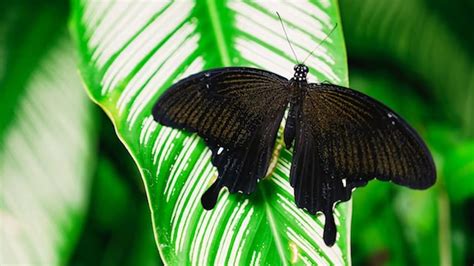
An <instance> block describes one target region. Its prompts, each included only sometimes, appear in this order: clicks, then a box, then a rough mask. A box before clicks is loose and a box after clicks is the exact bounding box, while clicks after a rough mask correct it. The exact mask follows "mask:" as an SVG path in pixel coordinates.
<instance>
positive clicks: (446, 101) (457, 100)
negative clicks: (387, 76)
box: [340, 0, 474, 136]
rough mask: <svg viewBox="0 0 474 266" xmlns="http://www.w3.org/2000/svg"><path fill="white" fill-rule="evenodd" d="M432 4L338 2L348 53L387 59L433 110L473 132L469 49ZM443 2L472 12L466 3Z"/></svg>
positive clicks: (421, 0)
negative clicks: (417, 84) (421, 90)
mask: <svg viewBox="0 0 474 266" xmlns="http://www.w3.org/2000/svg"><path fill="white" fill-rule="evenodd" d="M433 2H440V1H427V0H412V1H404V0H393V1H384V2H382V1H378V0H366V1H362V2H358V1H351V0H342V1H340V4H341V14H342V17H343V22H344V34H345V36H346V39H347V44H348V50H349V54H350V56H351V57H353V60H354V61H355V60H357V59H358V60H359V61H360V62H367V61H369V62H373V61H378V62H380V61H382V62H387V61H388V62H390V63H391V64H392V65H396V66H397V67H398V69H400V70H401V71H400V70H399V71H400V72H403V73H404V74H405V75H407V76H412V77H413V78H414V79H416V80H419V81H422V82H423V83H424V84H426V86H427V87H428V88H427V89H429V90H428V91H427V92H428V93H429V94H430V95H432V96H434V98H435V99H436V100H437V104H438V106H437V107H436V109H441V110H442V111H443V112H444V114H445V115H447V116H449V117H450V118H451V119H452V120H456V121H457V122H458V123H459V124H461V125H462V128H463V131H464V134H465V135H469V136H474V115H473V114H474V109H473V108H474V74H473V73H474V60H473V57H472V49H471V51H470V50H469V49H466V47H468V48H469V47H470V46H469V45H465V44H466V42H465V41H464V39H465V36H464V35H456V33H455V32H454V31H452V30H451V29H450V28H449V26H448V25H449V24H451V23H450V22H448V21H446V20H443V17H442V16H441V17H440V16H439V15H438V14H437V12H436V11H435V9H436V8H434V6H436V5H438V4H432V3H433ZM443 2H445V4H444V5H458V6H459V7H460V8H462V9H464V10H465V11H466V12H467V13H469V14H470V13H472V10H469V9H468V6H472V4H470V5H467V4H462V3H459V2H446V1H443ZM471 2H472V1H471ZM438 12H439V11H438ZM462 14H464V12H463V13H462ZM462 14H459V13H457V14H456V16H460V15H462ZM450 20H452V19H450ZM453 20H457V19H456V18H453ZM464 20H467V21H470V20H471V16H470V15H469V16H468V17H467V18H465V19H464ZM463 26H464V27H465V28H466V30H467V31H468V32H469V33H470V32H471V30H470V27H469V26H467V25H463ZM470 35H472V34H470ZM471 39H472V38H471ZM471 48H472V47H471Z"/></svg>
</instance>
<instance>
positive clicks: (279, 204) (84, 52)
mask: <svg viewBox="0 0 474 266" xmlns="http://www.w3.org/2000/svg"><path fill="white" fill-rule="evenodd" d="M275 11H279V12H280V14H281V15H282V17H283V19H284V21H285V23H286V25H287V27H288V30H289V35H290V38H291V40H292V42H293V43H294V46H295V50H296V53H297V54H298V55H299V56H300V57H303V56H306V55H307V54H308V53H309V52H310V50H311V49H312V48H314V47H315V46H316V45H317V44H318V43H319V42H320V41H321V40H322V39H323V38H324V37H325V36H326V34H327V33H328V32H329V31H330V30H331V28H332V27H333V26H334V25H335V23H339V13H338V9H337V3H336V2H335V1H330V0H321V1H318V2H308V1H292V2H264V1H262V2H257V3H248V2H241V1H226V2H222V1H214V0H207V1H197V2H193V1H177V2H172V3H171V2H164V1H157V2H148V1H116V2H114V1H103V0H76V1H74V4H73V18H72V30H73V33H74V35H75V37H76V40H77V45H78V47H80V52H81V59H82V63H81V73H82V76H83V78H84V80H85V83H86V85H87V87H88V92H89V93H90V95H91V98H92V99H93V100H94V101H95V102H97V104H99V105H100V106H101V107H102V108H103V109H104V111H105V112H107V113H108V114H109V116H110V118H111V119H112V120H113V122H114V125H115V127H116V129H117V133H118V136H119V137H120V138H121V140H122V141H123V143H124V144H125V146H126V147H127V148H128V150H129V152H130V154H131V155H132V157H133V158H134V159H135V161H136V163H137V165H138V167H139V169H140V171H141V173H142V176H143V181H144V183H145V189H146V190H147V195H148V199H149V203H150V209H151V212H152V221H153V226H154V232H155V238H156V242H157V245H158V249H159V251H160V254H161V256H162V258H163V260H164V261H165V262H166V263H170V264H184V263H191V264H211V263H213V264H218V265H227V264H231V265H234V264H252V265H260V264H284V265H287V264H294V263H296V264H315V263H317V264H320V265H327V264H337V265H339V264H349V263H350V257H349V231H350V229H349V224H350V203H345V204H341V205H339V206H338V207H337V208H336V211H335V212H336V223H337V225H338V230H339V236H338V240H337V243H336V245H335V246H333V247H331V248H329V247H327V246H326V245H325V244H324V242H323V240H322V233H323V229H322V228H323V220H324V218H323V217H322V216H317V217H314V216H311V215H309V214H307V213H306V212H305V211H303V210H300V209H298V208H297V207H296V205H295V203H294V199H293V188H292V187H291V186H290V185H289V183H288V175H289V167H290V162H291V153H290V152H289V151H287V150H285V149H282V148H281V141H279V143H280V144H279V145H278V146H279V147H277V149H276V152H275V156H274V167H272V171H271V174H270V175H269V176H268V177H267V178H265V179H264V180H262V181H261V182H260V183H259V184H258V187H257V192H256V193H254V194H253V195H250V196H243V195H239V194H232V195H231V194H228V193H227V192H225V193H222V194H221V195H220V198H219V200H218V203H217V206H216V207H215V208H214V209H213V210H212V211H205V210H204V209H203V208H202V206H201V204H200V197H201V195H202V193H203V192H204V191H205V190H206V188H207V187H208V186H209V185H210V184H211V182H212V181H213V179H215V178H216V175H217V173H216V170H215V168H214V167H213V166H212V164H211V163H210V155H211V154H210V151H209V150H208V149H207V148H206V146H205V144H204V142H203V140H201V139H200V138H199V137H197V136H196V135H193V134H188V133H185V132H182V131H179V130H174V129H171V128H167V127H162V126H161V125H159V124H157V123H155V122H154V121H153V118H152V116H151V109H152V107H153V104H154V103H155V102H156V100H157V99H158V97H159V95H160V94H162V93H163V92H164V91H165V90H166V88H167V87H169V86H170V85H171V84H173V83H174V82H176V81H178V80H179V79H181V78H183V77H186V76H188V75H190V74H193V73H196V72H198V71H201V70H204V69H209V68H213V67H220V66H231V65H232V66H239V65H240V66H252V67H258V68H262V69H266V70H269V71H272V72H275V73H277V74H280V75H282V76H286V77H290V76H292V75H293V65H294V60H293V58H292V55H291V52H290V50H289V47H288V44H287V42H286V40H285V37H284V34H283V31H282V30H281V26H280V22H279V21H278V19H277V16H276V14H275ZM344 49H345V48H344V42H343V37H342V31H341V29H340V28H339V29H337V30H336V31H335V32H334V34H332V35H331V36H330V37H329V38H328V39H327V41H326V42H325V43H324V44H323V45H321V46H320V47H319V48H318V49H317V50H316V51H315V53H314V55H313V56H311V57H310V58H309V59H308V60H307V61H306V64H307V65H308V66H309V67H310V71H311V73H310V74H312V75H310V76H309V78H310V81H312V82H315V81H329V82H332V83H336V84H341V85H347V66H346V61H345V60H346V59H345V50H344ZM300 59H302V58H300Z"/></svg>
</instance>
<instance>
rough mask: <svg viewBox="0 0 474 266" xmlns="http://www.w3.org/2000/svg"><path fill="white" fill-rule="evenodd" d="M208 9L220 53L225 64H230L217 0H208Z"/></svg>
mask: <svg viewBox="0 0 474 266" xmlns="http://www.w3.org/2000/svg"><path fill="white" fill-rule="evenodd" d="M206 3H207V5H206V6H207V10H208V12H209V16H210V18H211V25H212V30H213V31H214V35H215V37H216V42H217V48H218V50H219V55H220V58H221V60H222V64H223V65H224V66H230V57H229V51H228V49H227V45H226V43H225V39H224V33H223V31H222V27H221V24H220V23H219V12H218V11H217V7H216V2H215V0H206Z"/></svg>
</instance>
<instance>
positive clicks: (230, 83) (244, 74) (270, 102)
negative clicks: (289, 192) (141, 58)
mask: <svg viewBox="0 0 474 266" xmlns="http://www.w3.org/2000/svg"><path fill="white" fill-rule="evenodd" d="M287 84H288V80H287V79H285V78H283V77H281V76H278V75H276V74H273V73H271V72H268V71H264V70H259V69H253V68H243V67H239V68H236V67H235V68H234V67H232V68H221V69H214V70H209V71H204V72H201V73H198V74H195V75H192V76H190V77H188V78H186V79H183V80H181V81H179V82H178V83H176V84H174V85H173V86H172V87H171V88H169V89H168V90H167V91H166V92H165V93H164V95H162V96H161V97H160V99H159V100H158V102H157V103H156V105H155V107H154V109H153V116H154V119H155V120H156V121H158V122H160V123H161V124H163V125H165V126H171V127H174V128H178V129H185V130H187V131H189V132H196V133H197V134H198V135H199V136H201V137H202V138H204V140H205V141H206V144H207V145H208V146H209V148H210V149H211V151H212V163H213V165H214V166H216V167H217V169H218V172H219V175H218V178H217V180H216V181H215V183H214V184H213V185H212V186H211V187H210V189H209V190H208V191H207V192H206V193H205V194H204V195H203V198H202V201H203V205H204V207H206V208H208V209H210V208H212V207H213V206H214V205H215V203H216V200H217V195H218V193H219V191H220V189H221V188H222V187H224V186H225V187H228V188H229V191H230V192H237V191H242V192H245V193H251V192H252V191H253V190H254V189H255V184H256V182H257V180H258V179H260V178H263V177H264V175H265V173H266V171H267V168H268V165H269V162H270V159H271V154H272V150H273V146H274V143H275V138H276V134H277V131H278V128H279V125H280V122H281V119H282V117H283V114H284V111H285V107H286V105H287V101H288V100H287V99H288V89H287V87H286V86H287Z"/></svg>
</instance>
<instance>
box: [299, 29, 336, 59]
mask: <svg viewBox="0 0 474 266" xmlns="http://www.w3.org/2000/svg"><path fill="white" fill-rule="evenodd" d="M336 28H337V23H336V25H334V27H333V28H332V30H331V31H330V32H329V33H328V34H327V35H326V37H324V39H323V40H322V41H320V42H319V43H318V45H316V47H314V49H313V50H312V51H311V53H309V55H308V56H307V57H306V58H305V59H304V60H303V63H302V64H304V62H306V59H308V58H309V57H310V56H311V55H312V54H313V53H314V51H316V49H318V47H319V46H321V44H323V43H324V42H325V41H326V40H327V38H329V36H331V34H332V33H333V32H334V30H335V29H336Z"/></svg>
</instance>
